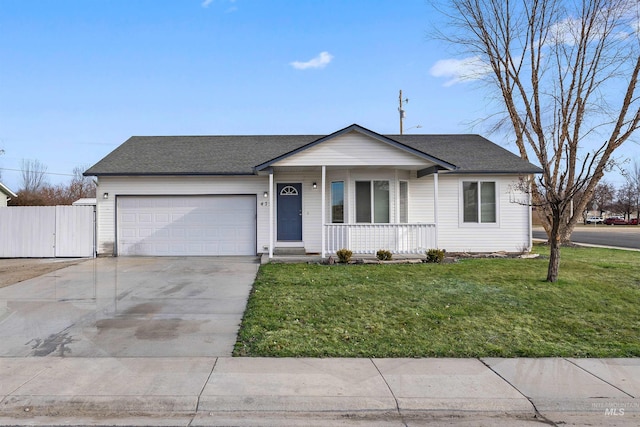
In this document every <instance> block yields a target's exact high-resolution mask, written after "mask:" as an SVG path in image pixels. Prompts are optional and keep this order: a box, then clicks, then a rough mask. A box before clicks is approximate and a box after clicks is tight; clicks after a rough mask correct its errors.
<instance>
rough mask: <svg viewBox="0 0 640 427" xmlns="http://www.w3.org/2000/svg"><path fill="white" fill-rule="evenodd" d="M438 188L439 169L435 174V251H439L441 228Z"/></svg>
mask: <svg viewBox="0 0 640 427" xmlns="http://www.w3.org/2000/svg"><path fill="white" fill-rule="evenodd" d="M438 187H439V183H438V169H436V171H435V172H434V173H433V222H434V224H435V225H436V229H435V240H436V247H435V248H434V249H438V248H439V246H438V229H439V228H440V224H439V222H438V209H439V208H438V200H439V195H438Z"/></svg>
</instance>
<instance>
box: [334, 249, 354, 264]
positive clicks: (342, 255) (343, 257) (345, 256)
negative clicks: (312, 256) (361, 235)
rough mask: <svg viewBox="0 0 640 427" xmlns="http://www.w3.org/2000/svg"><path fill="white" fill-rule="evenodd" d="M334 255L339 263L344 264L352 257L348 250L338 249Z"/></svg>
mask: <svg viewBox="0 0 640 427" xmlns="http://www.w3.org/2000/svg"><path fill="white" fill-rule="evenodd" d="M336 255H338V259H339V260H340V262H341V263H344V264H346V263H348V262H349V261H350V260H351V255H353V252H351V251H350V250H349V249H340V250H339V251H338V252H336Z"/></svg>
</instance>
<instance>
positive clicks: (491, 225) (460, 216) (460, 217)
mask: <svg viewBox="0 0 640 427" xmlns="http://www.w3.org/2000/svg"><path fill="white" fill-rule="evenodd" d="M465 182H475V183H477V184H478V222H465V221H464V183H465ZM484 182H491V183H493V184H494V186H495V191H494V197H495V203H496V220H495V222H481V219H482V217H481V209H482V202H481V200H482V194H481V191H482V190H481V188H482V183H484ZM458 188H459V191H460V193H459V195H458V224H459V226H460V227H461V228H467V227H468V228H479V227H480V228H500V197H499V195H500V183H499V182H498V181H497V180H496V179H495V178H494V179H464V178H462V179H460V181H459V182H458Z"/></svg>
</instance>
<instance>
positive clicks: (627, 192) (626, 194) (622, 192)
mask: <svg viewBox="0 0 640 427" xmlns="http://www.w3.org/2000/svg"><path fill="white" fill-rule="evenodd" d="M614 209H615V211H616V213H619V214H624V217H625V219H627V220H629V219H631V212H633V211H634V210H635V209H636V197H635V188H634V186H633V184H632V183H630V182H627V183H625V184H624V185H623V186H622V187H620V188H619V189H618V191H617V193H616V202H615V204H614Z"/></svg>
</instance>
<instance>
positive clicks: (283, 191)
mask: <svg viewBox="0 0 640 427" xmlns="http://www.w3.org/2000/svg"><path fill="white" fill-rule="evenodd" d="M276 190H277V191H278V199H277V201H278V240H280V241H284V240H289V241H301V240H302V184H299V183H298V184H278V186H277V187H276Z"/></svg>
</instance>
